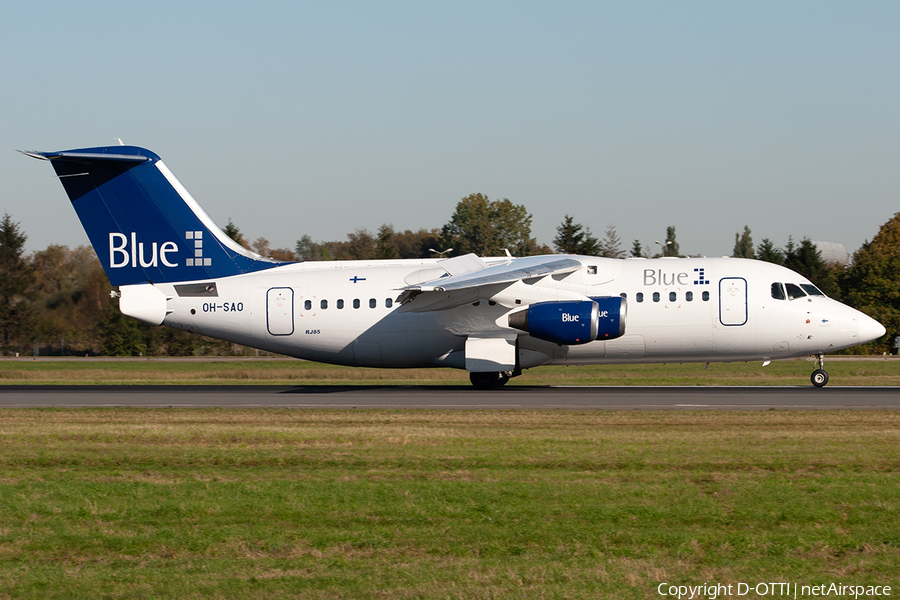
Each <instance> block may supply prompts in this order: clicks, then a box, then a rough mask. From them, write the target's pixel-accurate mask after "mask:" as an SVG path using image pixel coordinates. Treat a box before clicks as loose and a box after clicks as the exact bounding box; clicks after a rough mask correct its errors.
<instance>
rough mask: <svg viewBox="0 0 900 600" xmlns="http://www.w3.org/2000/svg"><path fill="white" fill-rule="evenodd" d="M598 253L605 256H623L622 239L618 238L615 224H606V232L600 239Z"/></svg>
mask: <svg viewBox="0 0 900 600" xmlns="http://www.w3.org/2000/svg"><path fill="white" fill-rule="evenodd" d="M598 254H599V256H605V257H606V258H625V253H624V252H623V251H622V240H620V239H619V234H618V233H616V228H615V226H613V225H608V226H607V227H606V233H605V234H604V235H603V239H602V240H601V241H600V252H599V253H598Z"/></svg>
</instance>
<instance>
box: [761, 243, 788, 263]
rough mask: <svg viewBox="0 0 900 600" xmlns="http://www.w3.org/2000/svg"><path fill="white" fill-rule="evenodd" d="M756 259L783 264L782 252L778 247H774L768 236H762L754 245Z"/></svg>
mask: <svg viewBox="0 0 900 600" xmlns="http://www.w3.org/2000/svg"><path fill="white" fill-rule="evenodd" d="M755 258H756V260H763V261H765V262H770V263H775V264H776V265H783V264H784V252H782V251H781V249H780V248H776V247H775V244H773V243H772V240H770V239H769V238H763V240H762V241H761V242H760V243H759V246H757V247H756V257H755Z"/></svg>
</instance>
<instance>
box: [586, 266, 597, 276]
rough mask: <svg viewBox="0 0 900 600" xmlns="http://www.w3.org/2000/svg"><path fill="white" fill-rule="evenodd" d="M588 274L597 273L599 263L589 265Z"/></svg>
mask: <svg viewBox="0 0 900 600" xmlns="http://www.w3.org/2000/svg"><path fill="white" fill-rule="evenodd" d="M587 274H588V275H596V274H597V265H588V268H587Z"/></svg>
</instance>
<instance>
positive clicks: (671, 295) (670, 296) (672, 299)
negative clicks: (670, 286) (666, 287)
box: [669, 292, 678, 302]
mask: <svg viewBox="0 0 900 600" xmlns="http://www.w3.org/2000/svg"><path fill="white" fill-rule="evenodd" d="M676 298H678V294H676V293H675V292H669V302H675V299H676Z"/></svg>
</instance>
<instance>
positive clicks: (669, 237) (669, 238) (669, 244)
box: [657, 225, 681, 256]
mask: <svg viewBox="0 0 900 600" xmlns="http://www.w3.org/2000/svg"><path fill="white" fill-rule="evenodd" d="M657 244H659V242H657ZM660 245H661V246H662V249H661V250H660V254H659V256H681V252H680V250H679V249H678V242H677V241H675V226H674V225H670V226H668V227H666V241H665V242H664V243H662V244H660Z"/></svg>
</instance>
